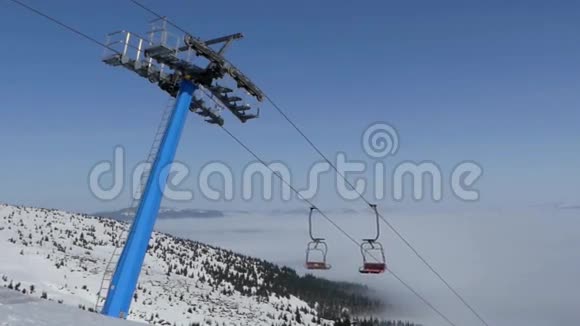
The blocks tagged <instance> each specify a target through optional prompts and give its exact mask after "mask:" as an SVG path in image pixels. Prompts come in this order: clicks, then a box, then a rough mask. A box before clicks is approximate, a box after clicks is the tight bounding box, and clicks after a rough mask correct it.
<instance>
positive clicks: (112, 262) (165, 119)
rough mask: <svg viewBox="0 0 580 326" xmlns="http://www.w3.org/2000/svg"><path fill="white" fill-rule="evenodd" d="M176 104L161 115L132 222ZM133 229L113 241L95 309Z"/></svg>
mask: <svg viewBox="0 0 580 326" xmlns="http://www.w3.org/2000/svg"><path fill="white" fill-rule="evenodd" d="M174 104H175V98H173V97H171V98H170V99H169V101H168V103H167V106H166V107H165V109H164V110H163V115H162V117H161V122H160V123H159V126H158V127H157V132H156V133H155V138H154V139H153V144H152V145H151V149H150V150H149V155H148V156H147V160H146V162H145V164H144V166H145V167H144V170H143V173H142V174H141V179H140V180H139V185H138V187H137V189H136V192H135V193H133V194H132V196H131V197H132V199H131V205H130V207H129V211H128V212H129V214H131V217H130V218H129V219H128V221H129V222H130V223H132V222H133V220H134V218H135V214H136V213H137V208H138V205H139V202H140V198H141V195H142V194H143V190H144V188H145V185H146V184H147V180H148V179H149V174H150V173H151V169H152V167H153V163H154V161H155V158H156V157H157V152H158V151H159V147H160V146H161V142H162V141H163V136H164V135H165V131H166V129H167V125H168V123H169V119H170V118H171V114H172V113H173V109H174ZM130 229H131V225H129V227H128V228H123V230H122V231H121V234H120V235H119V238H118V240H117V241H116V243H115V242H113V244H114V245H115V248H114V249H113V253H112V255H111V258H110V259H109V261H108V262H107V266H106V267H105V273H104V274H103V278H102V280H101V286H100V289H99V292H98V294H97V302H96V304H95V311H97V312H101V310H102V309H103V306H104V305H105V300H106V298H107V294H108V292H109V287H110V286H111V283H112V281H113V276H114V274H115V269H116V268H117V263H118V262H119V259H120V258H121V253H122V252H123V246H124V245H125V242H126V241H127V236H128V235H129V230H130Z"/></svg>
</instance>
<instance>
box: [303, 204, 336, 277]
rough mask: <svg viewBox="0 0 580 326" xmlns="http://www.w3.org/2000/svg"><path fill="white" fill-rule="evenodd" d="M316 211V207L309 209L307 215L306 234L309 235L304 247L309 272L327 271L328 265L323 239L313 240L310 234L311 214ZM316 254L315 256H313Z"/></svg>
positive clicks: (325, 245) (326, 247) (326, 250)
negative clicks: (308, 240)
mask: <svg viewBox="0 0 580 326" xmlns="http://www.w3.org/2000/svg"><path fill="white" fill-rule="evenodd" d="M314 210H318V209H317V208H316V207H310V213H309V214H308V233H309V235H310V242H309V243H308V246H307V247H306V264H305V267H306V269H310V270H328V269H330V267H331V266H330V265H329V264H328V263H327V262H326V254H327V253H328V245H327V244H326V242H324V239H323V238H315V237H314V235H313V234H312V213H313V212H314ZM315 253H317V255H313V254H315Z"/></svg>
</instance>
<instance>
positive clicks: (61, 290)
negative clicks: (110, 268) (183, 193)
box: [0, 205, 330, 326]
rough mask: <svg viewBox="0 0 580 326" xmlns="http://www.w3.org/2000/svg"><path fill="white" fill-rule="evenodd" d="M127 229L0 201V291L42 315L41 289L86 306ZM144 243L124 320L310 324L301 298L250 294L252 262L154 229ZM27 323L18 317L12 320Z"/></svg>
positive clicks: (65, 302) (257, 281)
mask: <svg viewBox="0 0 580 326" xmlns="http://www.w3.org/2000/svg"><path fill="white" fill-rule="evenodd" d="M127 227H128V226H127V225H126V224H123V223H120V222H117V221H113V220H110V219H104V218H94V217H90V216H87V215H84V214H74V213H68V212H63V211H58V210H48V209H41V208H28V207H17V206H9V205H0V277H1V279H0V288H2V286H4V287H11V288H13V289H14V290H3V292H2V293H6V291H13V292H15V293H17V291H16V289H17V290H18V291H20V292H25V293H26V294H27V295H28V296H27V298H30V299H29V300H30V303H31V304H33V305H36V306H39V307H41V308H39V311H38V313H39V316H42V314H44V313H45V311H44V310H43V309H44V308H43V307H44V305H40V304H39V303H38V301H37V300H40V299H39V298H40V297H41V296H43V293H46V296H47V298H48V301H52V302H53V303H55V304H56V305H58V303H62V306H63V307H65V306H66V307H68V308H66V309H69V308H70V307H76V308H78V307H81V308H83V309H92V308H93V307H94V306H95V302H96V300H97V293H98V290H99V286H100V281H101V278H102V275H103V272H104V269H105V265H106V262H107V260H108V259H109V258H110V255H111V253H112V251H113V249H114V244H115V243H116V239H117V238H118V236H119V235H120V234H121V232H122V231H123V230H125V229H126V228H127ZM150 247H151V248H150V250H149V251H148V254H147V257H146V259H145V263H144V266H143V271H142V273H141V278H140V280H139V285H138V288H137V290H136V296H137V299H136V300H134V302H133V303H132V308H131V313H130V315H129V317H128V319H129V320H133V321H142V322H150V323H154V324H169V325H173V324H174V323H176V324H177V325H190V324H191V323H201V324H203V325H267V326H271V325H282V324H283V323H284V319H288V320H293V318H294V314H295V311H296V310H297V309H300V308H302V309H303V313H302V318H301V320H302V322H301V323H297V322H296V321H293V325H315V323H313V322H311V321H312V320H313V319H314V317H315V316H316V315H317V313H316V310H315V309H313V308H312V307H309V306H308V304H307V303H306V302H304V301H302V300H300V299H298V298H296V297H293V296H290V298H286V297H281V296H275V295H273V294H271V295H270V296H269V297H263V296H262V297H260V296H257V295H255V293H256V291H257V287H259V286H261V284H263V282H264V281H263V279H261V277H262V275H261V274H260V269H259V264H260V262H259V260H252V259H250V258H247V257H244V256H239V255H235V254H232V253H231V252H229V251H225V250H222V249H219V248H215V247H210V246H207V245H204V244H201V243H195V242H192V241H186V240H181V239H176V238H173V237H171V236H169V235H166V234H161V233H154V235H153V237H152V240H151V241H150ZM212 270H213V271H214V272H215V271H216V270H219V271H225V272H227V273H229V275H243V276H244V277H246V278H247V279H248V280H249V281H250V282H251V284H253V286H252V287H250V288H247V289H248V292H245V291H244V293H242V292H240V291H238V290H236V289H235V287H234V285H233V284H232V283H230V282H228V281H224V280H215V279H214V278H213V277H212V275H216V274H215V273H213V274H212V273H211V271H212ZM180 274H181V275H180ZM31 286H33V287H34V288H32V287H31ZM6 300H8V301H10V300H12V299H6ZM15 300H16V301H18V299H15ZM45 301H46V300H43V302H45ZM36 306H35V307H36ZM59 306H61V305H59ZM19 308H22V307H20V306H15V305H10V306H6V307H4V306H2V309H9V310H10V311H14V315H15V316H17V317H15V318H20V317H18V313H19V312H22V311H19ZM23 309H26V308H23ZM63 309H65V308H63ZM59 311H60V310H57V311H55V312H54V313H55V314H58V313H59ZM89 315H93V314H89ZM94 315H96V314H94ZM83 318H84V317H83ZM27 323H28V321H26V320H24V319H21V320H19V321H18V325H27ZM323 323H328V322H326V321H323ZM32 324H35V325H38V324H36V323H32ZM328 324H330V323H328ZM6 325H12V324H6Z"/></svg>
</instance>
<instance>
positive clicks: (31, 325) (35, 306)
mask: <svg viewBox="0 0 580 326" xmlns="http://www.w3.org/2000/svg"><path fill="white" fill-rule="evenodd" d="M0 325H2V326H77V325H83V326H103V325H107V326H139V325H142V324H138V323H135V322H131V321H126V320H120V319H113V318H109V317H106V316H102V315H98V314H92V313H88V312H84V311H82V310H79V309H77V308H75V307H71V306H67V305H62V304H58V303H56V302H49V301H47V300H41V299H39V298H34V297H32V296H29V295H24V294H21V293H19V292H17V291H14V290H9V289H7V288H3V287H0Z"/></svg>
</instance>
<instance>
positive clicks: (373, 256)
mask: <svg viewBox="0 0 580 326" xmlns="http://www.w3.org/2000/svg"><path fill="white" fill-rule="evenodd" d="M370 206H371V208H372V209H373V210H374V211H375V217H376V222H377V224H376V226H377V234H376V236H375V237H374V238H373V239H363V242H362V243H361V245H360V252H361V254H362V257H363V265H362V267H361V268H360V269H359V272H360V273H362V274H381V273H384V272H385V270H386V269H387V264H386V261H385V250H384V249H383V245H382V244H381V243H380V242H377V240H378V239H379V236H380V224H379V212H378V211H377V205H374V204H371V205H370Z"/></svg>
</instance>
